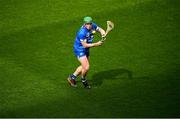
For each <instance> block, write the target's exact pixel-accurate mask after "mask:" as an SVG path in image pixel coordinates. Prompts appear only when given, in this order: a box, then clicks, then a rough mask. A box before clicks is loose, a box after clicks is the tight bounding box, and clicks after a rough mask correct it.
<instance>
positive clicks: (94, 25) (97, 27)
mask: <svg viewBox="0 0 180 119" xmlns="http://www.w3.org/2000/svg"><path fill="white" fill-rule="evenodd" d="M92 27H93V29H94V30H96V31H97V30H98V29H99V26H98V25H97V24H95V23H93V24H92Z"/></svg>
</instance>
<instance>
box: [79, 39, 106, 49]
mask: <svg viewBox="0 0 180 119" xmlns="http://www.w3.org/2000/svg"><path fill="white" fill-rule="evenodd" d="M81 43H82V45H83V47H84V48H90V47H95V46H100V45H102V43H103V42H101V41H98V42H96V43H86V40H83V41H81Z"/></svg>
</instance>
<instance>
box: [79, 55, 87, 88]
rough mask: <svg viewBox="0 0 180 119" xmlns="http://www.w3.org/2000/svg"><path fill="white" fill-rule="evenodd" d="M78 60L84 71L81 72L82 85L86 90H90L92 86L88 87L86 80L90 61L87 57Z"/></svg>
mask: <svg viewBox="0 0 180 119" xmlns="http://www.w3.org/2000/svg"><path fill="white" fill-rule="evenodd" d="M78 60H79V62H80V63H81V66H82V71H81V80H82V83H83V85H84V86H85V88H90V86H89V85H88V82H87V80H86V75H87V73H88V70H89V60H88V58H87V56H83V57H80V58H78Z"/></svg>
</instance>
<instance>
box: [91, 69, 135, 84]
mask: <svg viewBox="0 0 180 119" xmlns="http://www.w3.org/2000/svg"><path fill="white" fill-rule="evenodd" d="M108 79H110V80H116V79H129V80H131V79H133V73H132V71H129V70H127V69H123V68H119V69H112V70H107V71H102V72H98V73H96V74H94V75H93V76H92V82H91V84H92V85H93V86H100V85H102V83H103V81H104V80H108Z"/></svg>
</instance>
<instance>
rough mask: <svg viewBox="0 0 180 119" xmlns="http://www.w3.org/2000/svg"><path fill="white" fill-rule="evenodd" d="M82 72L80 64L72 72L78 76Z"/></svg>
mask: <svg viewBox="0 0 180 119" xmlns="http://www.w3.org/2000/svg"><path fill="white" fill-rule="evenodd" d="M81 72H82V66H81V65H80V66H79V67H77V69H76V71H75V72H74V73H73V75H74V76H76V77H77V76H79V75H80V74H81Z"/></svg>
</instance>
